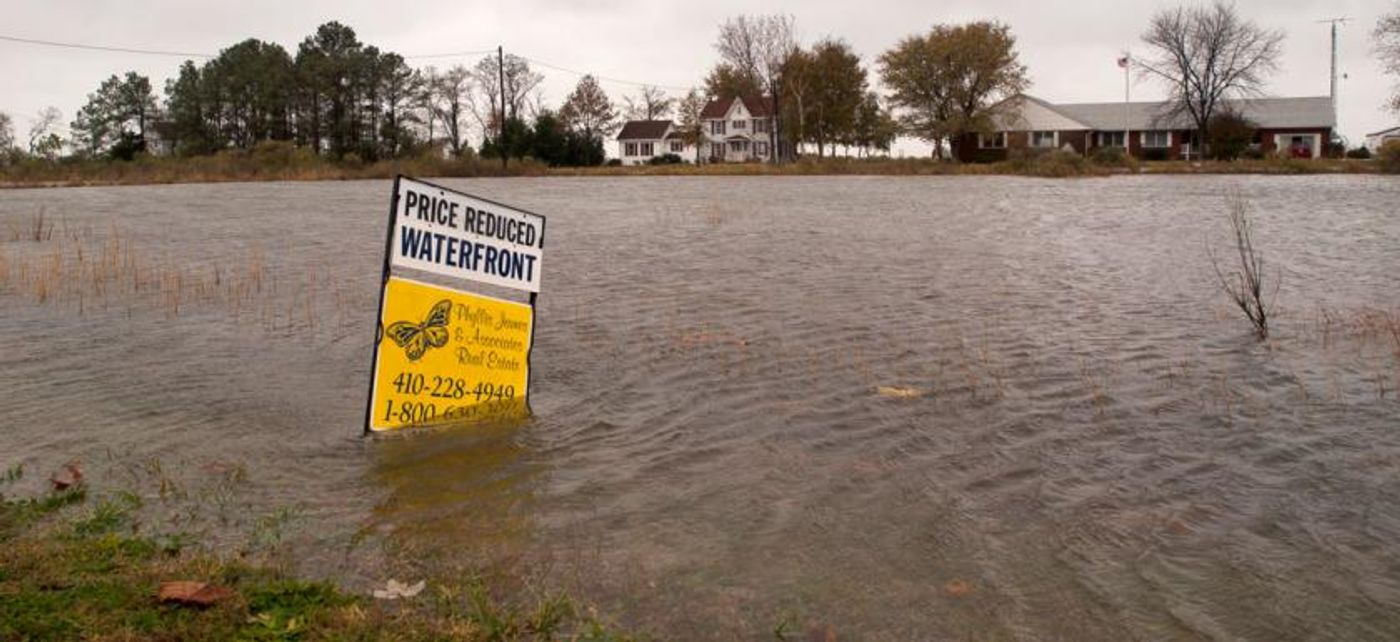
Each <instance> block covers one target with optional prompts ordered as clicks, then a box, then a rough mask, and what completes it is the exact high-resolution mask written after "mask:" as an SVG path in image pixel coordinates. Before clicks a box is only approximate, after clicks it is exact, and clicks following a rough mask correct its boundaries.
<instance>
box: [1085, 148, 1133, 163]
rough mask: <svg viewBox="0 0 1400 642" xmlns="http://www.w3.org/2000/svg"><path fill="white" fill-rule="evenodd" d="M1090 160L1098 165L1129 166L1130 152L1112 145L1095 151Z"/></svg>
mask: <svg viewBox="0 0 1400 642" xmlns="http://www.w3.org/2000/svg"><path fill="white" fill-rule="evenodd" d="M1089 159H1090V160H1092V161H1093V162H1094V164H1096V165H1106V166H1112V167H1121V166H1123V165H1127V164H1128V152H1127V151H1125V150H1124V149H1123V148H1122V147H1117V146H1113V145H1110V146H1108V147H1100V148H1098V149H1095V150H1094V151H1093V153H1092V154H1091V155H1090V157H1089Z"/></svg>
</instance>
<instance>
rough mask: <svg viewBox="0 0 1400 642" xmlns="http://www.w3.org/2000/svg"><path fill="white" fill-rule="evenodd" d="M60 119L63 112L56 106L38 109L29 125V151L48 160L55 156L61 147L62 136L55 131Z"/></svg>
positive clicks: (61, 119)
mask: <svg viewBox="0 0 1400 642" xmlns="http://www.w3.org/2000/svg"><path fill="white" fill-rule="evenodd" d="M62 121H63V112H61V111H59V110H58V108H57V107H52V106H50V107H45V108H43V109H40V110H39V114H38V115H37V116H35V118H34V124H32V125H30V126H29V153H30V154H33V155H35V156H43V157H44V158H47V159H49V160H53V159H55V158H57V157H58V152H59V151H61V150H62V149H63V138H62V137H60V136H59V135H58V131H56V130H57V128H58V125H59V123H60V122H62Z"/></svg>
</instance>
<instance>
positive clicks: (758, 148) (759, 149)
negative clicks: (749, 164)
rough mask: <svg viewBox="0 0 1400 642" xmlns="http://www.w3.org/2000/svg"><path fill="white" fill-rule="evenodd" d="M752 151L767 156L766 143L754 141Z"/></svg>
mask: <svg viewBox="0 0 1400 642" xmlns="http://www.w3.org/2000/svg"><path fill="white" fill-rule="evenodd" d="M753 153H754V154H755V155H757V156H765V157H766V156H768V143H765V142H762V141H759V142H756V143H754V144H753Z"/></svg>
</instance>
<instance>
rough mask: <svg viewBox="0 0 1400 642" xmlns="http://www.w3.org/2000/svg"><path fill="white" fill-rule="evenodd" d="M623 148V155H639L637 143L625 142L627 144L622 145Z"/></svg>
mask: <svg viewBox="0 0 1400 642" xmlns="http://www.w3.org/2000/svg"><path fill="white" fill-rule="evenodd" d="M622 150H623V151H622V155H623V156H636V155H637V144H636V143H625V144H623V146H622Z"/></svg>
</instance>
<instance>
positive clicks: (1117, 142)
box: [1096, 132, 1124, 147]
mask: <svg viewBox="0 0 1400 642" xmlns="http://www.w3.org/2000/svg"><path fill="white" fill-rule="evenodd" d="M1096 138H1097V139H1098V142H1097V143H1096V144H1097V145H1098V146H1099V147H1122V146H1123V138H1124V134H1123V132H1099V133H1098V134H1096Z"/></svg>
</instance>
